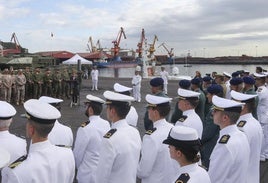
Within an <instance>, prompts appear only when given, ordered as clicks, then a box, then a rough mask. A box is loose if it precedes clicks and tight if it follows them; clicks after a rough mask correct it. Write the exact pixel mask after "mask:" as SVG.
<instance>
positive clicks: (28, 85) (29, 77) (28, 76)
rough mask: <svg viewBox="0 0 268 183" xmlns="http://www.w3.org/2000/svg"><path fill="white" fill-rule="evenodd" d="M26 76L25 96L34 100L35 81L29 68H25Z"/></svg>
mask: <svg viewBox="0 0 268 183" xmlns="http://www.w3.org/2000/svg"><path fill="white" fill-rule="evenodd" d="M24 76H25V77H26V84H25V91H26V92H25V95H26V98H27V99H30V98H33V79H32V73H31V71H30V69H29V67H26V68H25V72H24Z"/></svg>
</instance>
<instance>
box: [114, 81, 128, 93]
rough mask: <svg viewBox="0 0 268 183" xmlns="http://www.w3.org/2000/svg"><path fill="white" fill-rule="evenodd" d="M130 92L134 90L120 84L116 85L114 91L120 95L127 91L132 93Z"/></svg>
mask: <svg viewBox="0 0 268 183" xmlns="http://www.w3.org/2000/svg"><path fill="white" fill-rule="evenodd" d="M130 90H132V88H130V87H127V86H124V85H121V84H119V83H115V84H114V91H116V92H119V93H120V92H126V91H130Z"/></svg>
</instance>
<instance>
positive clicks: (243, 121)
mask: <svg viewBox="0 0 268 183" xmlns="http://www.w3.org/2000/svg"><path fill="white" fill-rule="evenodd" d="M246 123H247V121H245V120H241V121H239V122H238V123H237V127H240V128H241V127H244V126H245V124H246Z"/></svg>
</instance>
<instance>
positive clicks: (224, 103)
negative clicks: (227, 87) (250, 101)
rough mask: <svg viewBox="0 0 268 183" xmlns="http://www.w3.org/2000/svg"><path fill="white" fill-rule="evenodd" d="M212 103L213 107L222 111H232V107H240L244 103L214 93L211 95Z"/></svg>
mask: <svg viewBox="0 0 268 183" xmlns="http://www.w3.org/2000/svg"><path fill="white" fill-rule="evenodd" d="M212 103H213V105H214V109H218V110H222V111H233V110H232V109H234V110H235V109H236V108H237V107H241V108H242V106H243V105H244V103H241V102H236V101H234V100H229V99H225V98H221V97H218V96H216V95H214V96H213V97H212Z"/></svg>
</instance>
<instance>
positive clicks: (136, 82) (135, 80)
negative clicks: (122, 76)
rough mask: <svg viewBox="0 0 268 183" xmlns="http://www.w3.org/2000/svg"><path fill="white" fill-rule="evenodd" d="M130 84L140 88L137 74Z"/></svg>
mask: <svg viewBox="0 0 268 183" xmlns="http://www.w3.org/2000/svg"><path fill="white" fill-rule="evenodd" d="M131 84H132V85H135V86H138V87H140V86H141V76H140V75H139V74H138V75H134V76H133V78H132V81H131Z"/></svg>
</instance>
